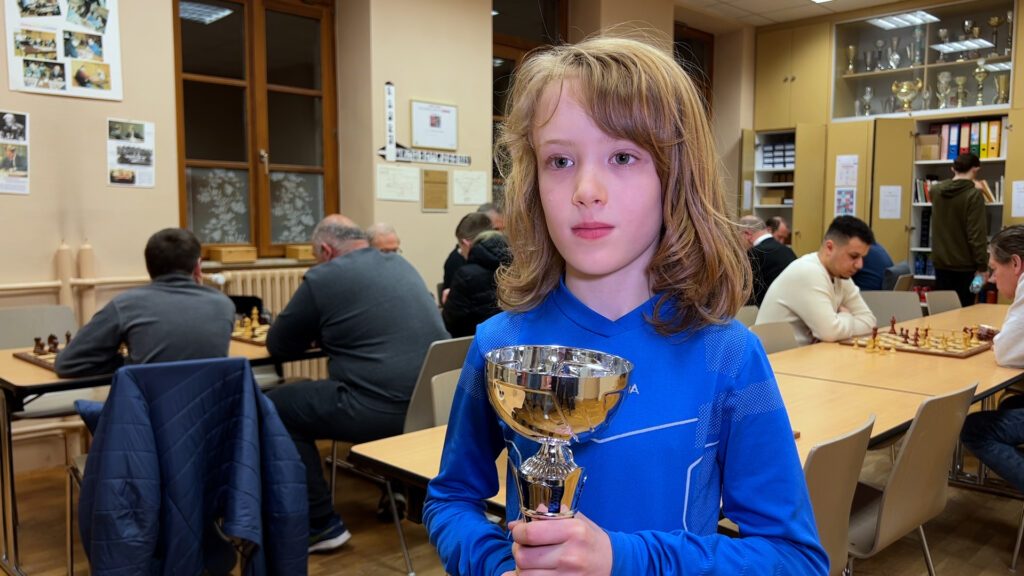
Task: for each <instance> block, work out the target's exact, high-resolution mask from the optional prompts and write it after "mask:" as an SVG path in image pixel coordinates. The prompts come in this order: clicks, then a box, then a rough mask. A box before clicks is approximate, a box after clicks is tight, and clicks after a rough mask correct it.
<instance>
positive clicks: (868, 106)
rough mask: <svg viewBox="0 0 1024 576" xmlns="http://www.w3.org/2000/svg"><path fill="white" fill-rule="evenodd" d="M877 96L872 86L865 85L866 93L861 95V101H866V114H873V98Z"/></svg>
mask: <svg viewBox="0 0 1024 576" xmlns="http://www.w3.org/2000/svg"><path fill="white" fill-rule="evenodd" d="M874 97H875V92H874V90H872V89H871V86H865V87H864V94H863V95H862V96H861V97H860V101H861V102H863V103H864V107H863V109H864V115H865V116H871V100H872V99H873V98H874Z"/></svg>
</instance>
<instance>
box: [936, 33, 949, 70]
mask: <svg viewBox="0 0 1024 576" xmlns="http://www.w3.org/2000/svg"><path fill="white" fill-rule="evenodd" d="M946 42H949V29H948V28H939V43H940V44H945V43H946ZM945 61H946V53H945V52H942V51H939V58H938V60H937V62H945Z"/></svg>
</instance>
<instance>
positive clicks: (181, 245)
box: [54, 228, 235, 378]
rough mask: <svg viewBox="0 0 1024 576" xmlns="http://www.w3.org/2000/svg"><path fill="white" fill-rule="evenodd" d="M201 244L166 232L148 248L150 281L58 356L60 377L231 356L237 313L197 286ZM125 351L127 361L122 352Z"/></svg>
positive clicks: (183, 233) (121, 297) (118, 300)
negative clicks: (126, 352) (125, 365)
mask: <svg viewBox="0 0 1024 576" xmlns="http://www.w3.org/2000/svg"><path fill="white" fill-rule="evenodd" d="M199 250H200V246H199V241H198V240H197V239H196V237H195V236H194V235H193V234H192V233H191V232H189V231H188V230H182V229H181V228H166V229H164V230H161V231H159V232H157V233H156V234H153V236H151V237H150V239H149V241H148V242H147V243H146V250H145V257H146V269H147V270H148V271H149V277H150V278H151V279H152V282H151V283H149V284H147V285H145V286H141V287H139V288H133V289H131V290H128V291H126V292H122V293H121V294H118V295H117V296H115V297H114V299H113V300H111V301H110V302H109V303H108V304H107V305H106V306H104V307H103V309H101V310H100V311H99V312H97V313H96V315H94V316H93V317H92V319H91V320H90V321H89V323H88V324H86V325H85V326H83V327H82V329H81V330H79V331H78V334H77V335H76V336H75V337H74V339H72V340H71V343H70V344H69V345H68V347H67V348H65V349H64V350H63V351H62V352H61V353H60V354H58V355H57V360H56V363H55V366H54V367H55V369H56V371H57V375H58V376H60V377H62V378H68V377H74V376H91V375H97V374H109V373H111V372H113V371H114V370H116V369H117V368H118V367H120V366H121V365H122V364H125V363H127V364H145V363H150V362H171V361H175V360H193V359H197V358H216V357H223V356H227V355H228V345H229V344H230V342H231V328H232V325H233V324H234V320H235V307H234V305H233V304H232V303H231V300H230V299H229V298H228V297H227V296H225V295H223V294H221V293H220V292H218V291H216V290H214V289H212V288H208V287H206V286H202V285H200V278H201V273H200V270H199V261H200V259H199ZM121 344H125V345H126V346H127V348H128V356H127V358H125V357H123V356H121V354H120V353H119V352H118V349H119V348H120V347H121Z"/></svg>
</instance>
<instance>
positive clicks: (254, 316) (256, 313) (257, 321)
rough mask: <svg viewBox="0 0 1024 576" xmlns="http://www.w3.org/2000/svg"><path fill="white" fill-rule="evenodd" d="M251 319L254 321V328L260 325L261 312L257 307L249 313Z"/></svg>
mask: <svg viewBox="0 0 1024 576" xmlns="http://www.w3.org/2000/svg"><path fill="white" fill-rule="evenodd" d="M249 318H251V319H252V325H253V327H256V326H259V325H260V311H259V309H258V308H256V307H255V306H253V307H252V312H250V313H249Z"/></svg>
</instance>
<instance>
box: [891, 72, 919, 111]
mask: <svg viewBox="0 0 1024 576" xmlns="http://www.w3.org/2000/svg"><path fill="white" fill-rule="evenodd" d="M923 85H924V82H922V81H921V79H920V78H915V79H913V80H903V81H902V82H901V81H899V80H897V81H895V82H893V83H892V93H893V95H894V96H896V98H898V99H899V101H900V102H902V103H903V108H902V109H903V111H904V112H910V111H911V110H912V109H913V108H911V103H912V102H913V101H914V98H917V94H918V93H919V92H920V91H921V87H922V86H923Z"/></svg>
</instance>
